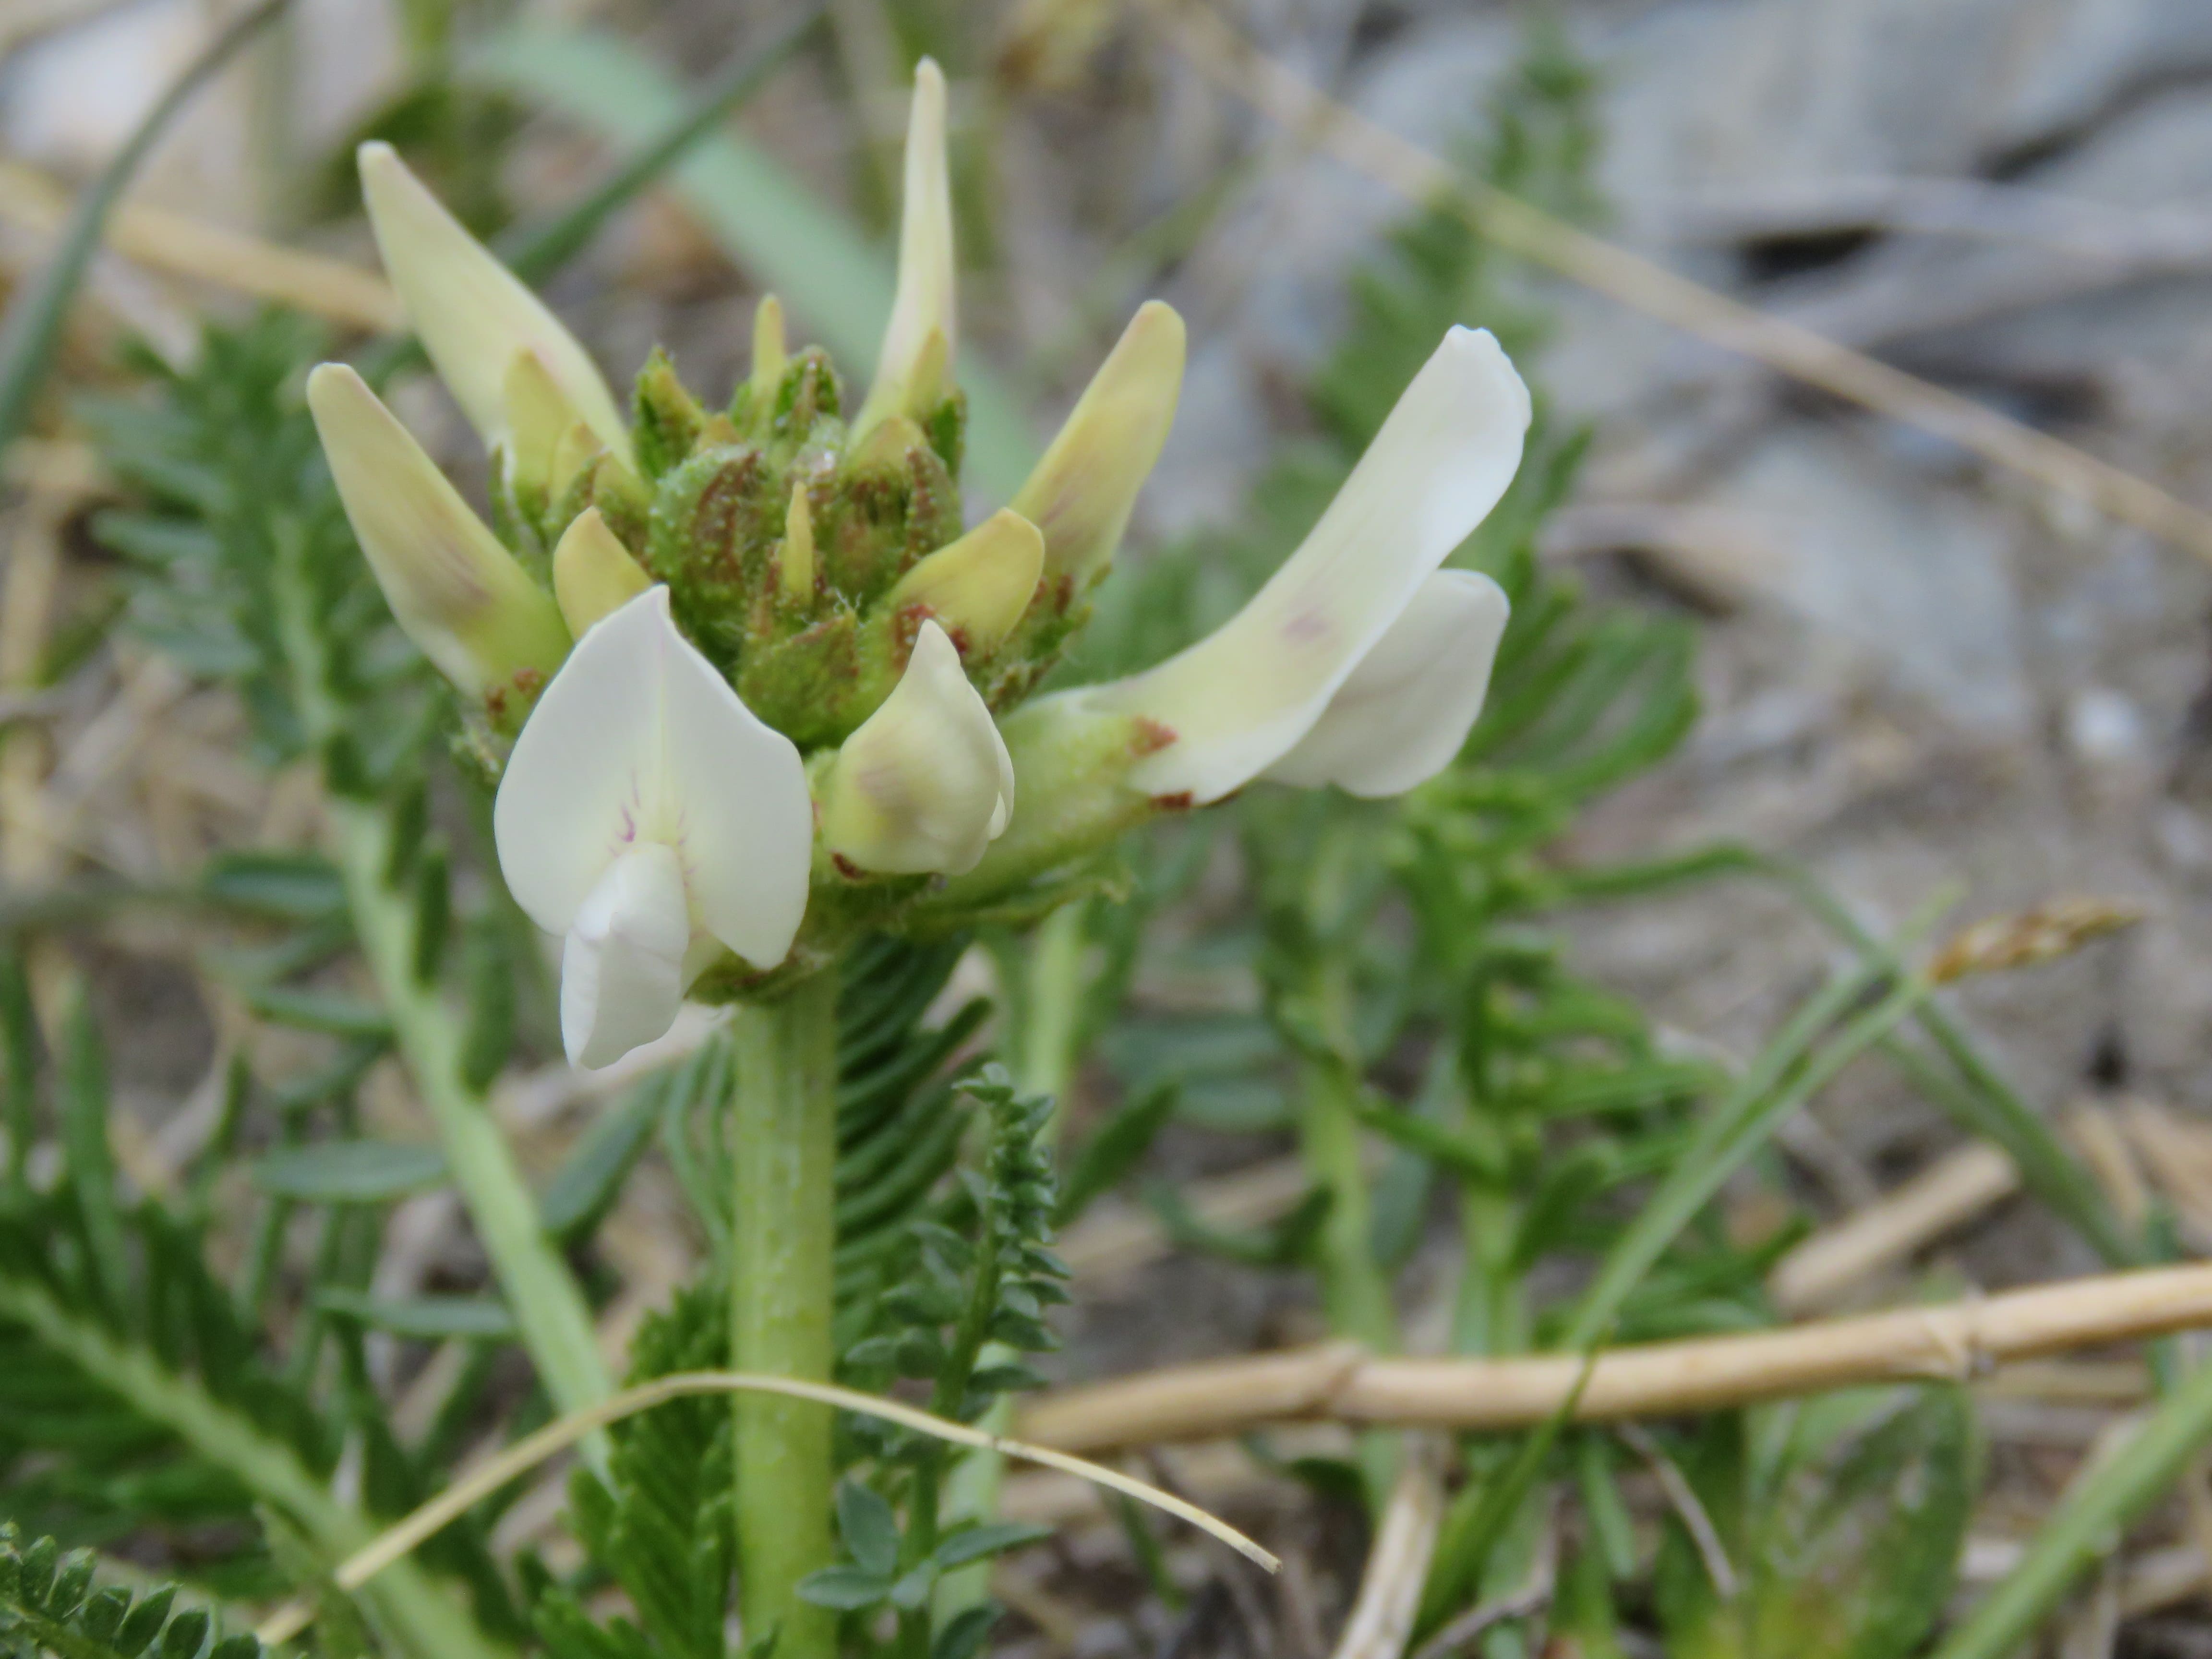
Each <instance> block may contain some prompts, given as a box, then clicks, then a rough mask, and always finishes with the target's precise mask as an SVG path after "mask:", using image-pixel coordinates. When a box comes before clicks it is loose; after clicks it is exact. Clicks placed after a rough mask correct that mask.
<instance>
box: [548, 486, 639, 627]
mask: <svg viewBox="0 0 2212 1659" xmlns="http://www.w3.org/2000/svg"><path fill="white" fill-rule="evenodd" d="M650 586H653V578H652V577H650V576H648V575H647V574H645V571H644V569H643V568H642V567H641V566H640V565H639V563H638V562H637V561H636V560H635V559H633V558H632V557H630V556H629V549H628V548H626V547H624V546H623V544H622V543H621V542H620V541H618V540H617V539H616V538H615V532H613V531H611V530H610V529H608V528H607V521H606V520H605V519H603V518H601V517H600V516H599V508H598V507H586V508H585V509H584V510H583V511H582V512H581V513H578V514H577V515H576V516H575V518H574V520H571V521H570V523H569V526H568V529H567V530H565V531H563V532H562V535H561V541H560V544H559V545H558V546H556V547H555V548H554V550H553V598H554V599H555V600H556V602H557V603H558V604H559V605H560V607H561V619H562V621H563V622H565V623H568V631H569V632H570V633H571V634H574V635H575V636H576V637H577V638H578V639H582V638H583V637H584V634H585V631H586V629H589V628H590V627H591V625H592V623H595V622H598V621H599V619H600V618H601V617H608V616H611V615H612V614H613V613H614V612H616V611H619V610H621V609H622V608H623V606H624V605H628V604H629V602H630V601H631V600H632V599H635V598H636V597H637V596H638V595H639V594H641V593H642V592H645V590H646V589H647V588H648V587H650Z"/></svg>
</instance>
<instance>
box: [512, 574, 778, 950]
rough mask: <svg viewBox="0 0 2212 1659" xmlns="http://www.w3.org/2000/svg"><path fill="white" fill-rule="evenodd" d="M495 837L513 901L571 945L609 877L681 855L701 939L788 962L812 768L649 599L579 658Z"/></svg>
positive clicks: (546, 701) (538, 718)
mask: <svg viewBox="0 0 2212 1659" xmlns="http://www.w3.org/2000/svg"><path fill="white" fill-rule="evenodd" d="M492 831H493V838H494V841H495V843H496V845H497V847H498V849H499V863H500V868H501V871H502V872H505V874H506V876H507V885H508V887H509V888H510V889H511V890H513V894H514V896H515V901H516V902H518V903H520V905H521V906H522V908H524V909H525V910H526V911H527V912H528V913H529V915H530V918H531V920H532V921H535V922H536V923H537V924H538V926H539V927H543V928H544V929H545V930H546V931H547V932H548V933H567V932H568V929H569V927H570V926H571V925H572V924H573V923H574V921H575V918H576V916H577V915H578V914H579V912H580V910H581V908H583V905H584V902H585V900H586V898H587V897H589V896H590V895H591V893H592V890H593V889H594V888H595V887H596V886H598V884H599V880H600V878H601V877H602V876H603V875H604V874H605V872H606V869H607V867H608V866H609V865H611V863H613V861H614V860H616V858H617V857H618V856H619V855H620V854H623V852H625V851H627V850H628V849H629V848H630V847H632V846H634V845H635V844H637V843H639V842H665V843H666V844H667V845H669V846H671V847H673V848H676V850H677V852H678V855H679V857H680V859H681V860H682V865H683V871H684V887H685V890H686V891H687V892H688V893H689V895H690V906H691V912H692V915H693V916H694V918H695V919H696V921H697V923H698V925H699V927H702V928H703V929H704V930H705V931H706V932H708V933H711V934H713V935H714V937H715V938H716V939H720V940H721V941H722V943H723V944H725V945H727V946H729V948H730V949H732V951H736V952H737V953H738V955H739V956H741V957H744V958H745V960H746V961H747V962H749V963H752V964H753V965H754V966H755V967H759V968H769V967H773V966H774V965H775V963H778V962H781V960H782V959H783V957H784V954H785V953H786V952H787V951H789V950H790V948H791V941H792V939H793V935H795V934H796V933H798V931H799V921H800V918H801V917H802V916H803V915H805V909H806V890H807V866H808V860H809V857H810V854H811V843H812V839H813V816H812V807H811V804H810V802H809V801H808V799H807V793H806V778H805V769H804V768H803V767H802V766H801V765H800V763H799V751H798V750H796V749H794V748H793V746H792V744H791V739H789V738H787V737H785V736H784V735H783V734H782V733H781V732H777V731H775V730H773V729H772V728H770V727H769V726H766V725H763V723H762V722H761V721H760V720H758V719H757V718H756V717H755V716H754V715H753V714H752V712H751V710H750V709H748V708H746V707H745V706H744V703H743V702H740V701H739V700H738V694H737V693H736V692H734V691H732V690H731V689H730V688H729V685H728V684H727V683H726V681H724V680H723V678H722V677H721V676H720V674H719V673H718V672H716V671H715V669H714V665H712V664H711V663H709V662H708V660H707V659H706V658H704V657H702V656H701V655H700V654H699V653H698V651H697V650H696V648H695V647H693V646H692V644H691V643H690V641H688V640H686V639H685V638H684V636H683V635H681V634H679V633H678V632H677V629H676V624H675V623H673V622H672V621H671V620H670V618H669V614H668V590H667V589H666V588H665V587H653V588H650V589H648V590H647V591H646V592H643V593H641V594H639V595H638V596H637V597H636V598H635V599H632V600H630V601H629V604H627V605H623V607H622V608H621V609H620V610H618V611H615V612H613V613H612V614H611V615H610V616H608V617H605V619H604V620H602V621H601V622H599V623H598V625H596V626H595V627H593V628H592V630H591V631H590V632H589V633H588V634H586V635H585V636H584V638H583V639H582V640H581V641H579V642H578V644H577V646H576V648H575V649H574V651H572V652H570V653H569V654H568V661H567V662H566V663H565V664H564V665H562V669H561V671H560V673H558V674H557V675H556V676H555V677H554V679H553V683H552V684H550V685H549V686H547V687H546V688H545V694H544V696H542V697H540V698H539V699H538V708H537V709H536V711H535V712H534V713H533V714H532V715H531V717H530V720H529V723H528V724H527V725H526V726H524V727H523V728H522V735H521V737H520V738H517V739H516V741H515V745H514V752H513V755H512V756H511V757H509V758H508V761H507V775H506V776H505V777H503V778H502V779H501V781H500V786H499V796H498V799H497V800H496V801H495V803H494V805H493V810H492Z"/></svg>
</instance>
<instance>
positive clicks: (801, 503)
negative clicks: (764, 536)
mask: <svg viewBox="0 0 2212 1659" xmlns="http://www.w3.org/2000/svg"><path fill="white" fill-rule="evenodd" d="M776 571H777V574H778V576H779V578H780V579H781V584H782V587H783V597H784V598H785V599H787V600H788V601H790V603H792V604H793V605H806V604H809V603H811V601H812V599H813V598H814V509H813V508H812V507H810V506H808V505H807V501H806V486H805V483H793V485H792V486H791V505H790V506H789V507H787V508H786V509H785V510H784V514H783V551H782V552H781V555H779V556H778V557H777V560H776Z"/></svg>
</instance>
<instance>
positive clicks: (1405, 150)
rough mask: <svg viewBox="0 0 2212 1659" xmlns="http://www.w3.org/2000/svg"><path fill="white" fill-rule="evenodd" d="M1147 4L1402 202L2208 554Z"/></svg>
mask: <svg viewBox="0 0 2212 1659" xmlns="http://www.w3.org/2000/svg"><path fill="white" fill-rule="evenodd" d="M1149 4H1150V9H1151V11H1152V15H1153V16H1154V17H1155V18H1156V19H1157V20H1158V23H1159V25H1160V27H1161V28H1162V29H1163V30H1164V32H1165V33H1166V34H1167V35H1168V36H1169V38H1170V40H1172V41H1173V42H1174V44H1175V45H1176V47H1177V49H1179V50H1180V51H1181V52H1182V53H1183V54H1184V55H1185V56H1186V57H1188V58H1189V59H1190V60H1191V61H1192V62H1193V63H1194V64H1196V65H1197V66H1198V68H1199V69H1200V70H1201V71H1202V72H1203V73H1204V74H1206V76H1208V77H1209V78H1211V79H1212V80H1213V81H1214V82H1216V83H1217V84H1218V85H1219V86H1221V87H1222V88H1225V90H1227V91H1229V92H1231V93H1232V94H1235V95H1236V96H1237V97H1239V98H1242V99H1243V100H1246V101H1247V102H1249V104H1251V105H1252V106H1254V107H1255V109H1258V110H1260V111H1261V112H1264V113H1266V114H1267V115H1270V116H1272V117H1273V118H1275V119H1276V120H1278V121H1280V122H1282V123H1283V124H1284V125H1286V126H1290V127H1294V128H1297V129H1300V130H1303V131H1305V132H1307V133H1309V134H1310V136H1311V137H1312V139H1313V142H1314V143H1316V144H1318V145H1320V146H1321V147H1322V149H1326V150H1327V151H1328V154H1330V155H1333V156H1334V157H1335V158H1336V159H1337V160H1339V161H1342V162H1343V163H1345V164H1346V166H1348V167H1352V168H1354V169H1356V170H1357V171H1358V172H1361V173H1365V174H1367V175H1368V176H1369V177H1370V178H1371V179H1376V181H1377V182H1378V183H1380V184H1383V185H1386V186H1388V187H1389V188H1390V189H1392V190H1395V191H1398V192H1399V193H1400V194H1401V195H1403V196H1405V197H1407V198H1408V199H1409V200H1412V201H1414V202H1430V201H1441V202H1449V203H1453V204H1458V205H1459V207H1460V208H1461V209H1462V210H1463V211H1464V213H1465V214H1466V216H1467V217H1468V222H1469V223H1470V224H1472V225H1473V226H1474V228H1476V229H1477V230H1478V231H1479V232H1480V234H1483V235H1484V236H1486V237H1487V238H1488V239H1489V240H1491V241H1492V242H1493V243H1495V244H1496V245H1497V246H1499V247H1502V248H1505V249H1508V250H1510V252H1514V253H1516V254H1519V255H1520V256H1521V257H1522V258H1526V259H1528V260H1531V261H1533V262H1534V263H1535V264H1540V265H1542V266H1544V267H1546V268H1547V269H1548V270H1553V271H1555V272H1557V273H1558V274H1559V275H1560V276H1565V277H1566V278H1567V279H1568V280H1570V281H1571V282H1574V283H1579V284H1581V285H1582V286H1583V287H1584V288H1587V289H1590V290H1591V291H1592V292H1594V293H1598V294H1602V295H1606V296H1607V298H1609V299H1613V300H1617V301H1620V302H1621V303H1622V304H1624V305H1626V306H1629V307H1632V308H1634V309H1635V310H1638V311H1640V312H1643V313H1645V314H1646V315H1647V316H1651V317H1656V318H1658V319H1660V320H1661V321H1662V322H1667V323H1670V324H1672V325H1674V326H1675V327H1678V328H1680V329H1682V330H1683V331H1686V332H1687V333H1690V334H1693V335H1695V336H1697V337H1699V338H1700V339H1703V340H1705V341H1706V342H1708V343H1711V344H1713V345H1716V346H1719V347H1721V348H1722V349H1724V350H1728V351H1732V352H1736V353H1739V354H1741V356H1746V357H1749V358H1752V359H1754V360H1755V361H1757V362H1761V363H1764V364H1765V365H1766V367H1768V368H1771V369H1774V370H1776V371H1778V372H1779V373H1781V374H1787V375H1790V376H1791V377H1792V378H1794V379H1796V380H1802V381H1803V382H1804V383H1805V384H1807V385H1808V386H1817V387H1819V388H1820V390H1822V391H1824V392H1828V393H1830V394H1831V395H1832V396H1834V397H1838V398H1844V399H1845V400H1847V401H1849V402H1850V403H1855V404H1860V405H1861V406H1863V407H1864V408H1867V409H1870V410H1874V411H1875V412H1876V413H1877V414H1881V415H1886V416H1889V417H1891V418H1892V419H1893V420H1898V421H1902V422H1906V423H1908V424H1910V425H1912V426H1916V427H1918V428H1920V429H1921V430H1923V432H1929V433H1932V434H1934V435H1936V436H1937V437H1939V438H1942V439H1944V440H1946V441H1948V442H1951V443H1954V444H1956V445H1958V446H1959V447H1960V448H1962V449H1965V450H1967V451H1969V452H1971V453H1973V454H1976V455H1978V456H1980V457H1981V458H1982V459H1984V460H1985V461H1989V462H1990V463H1992V464H1994V465H1998V466H2002V467H2005V468H2008V469H2009V470H2010V471H2015V472H2019V473H2021V474H2023V475H2024V476H2026V477H2031V478H2033V479H2036V480H2037V481H2039V483H2044V484H2045V485H2048V486H2049V487H2051V489H2057V490H2059V491H2062V492H2063V493H2064V494H2066V495H2072V496H2075V497H2077V498H2079V499H2081V500H2082V501H2087V502H2088V503H2089V504H2090V505H2092V506H2093V507H2097V508H2098V509H2099V510H2100V511H2101V512H2104V513H2108V514H2110V515H2111V516H2112V517H2113V518H2115V519H2118V520H2120V521H2121V522H2123V523H2124V524H2131V525H2134V526H2136V527H2137V528H2139V529H2142V530H2147V531H2148V532H2151V533H2152V534H2153V535H2155V536H2158V537H2160V538H2163V539H2165V540H2167V541H2170V542H2172V543H2173V544H2175V545H2177V546H2179V547H2183V548H2186V549H2187V550H2189V551H2191V552H2192V553H2194V554H2196V555H2197V556H2198V557H2200V558H2203V559H2207V560H2212V513H2207V512H2206V511H2204V510H2203V508H2201V507H2193V506H2191V504H2189V503H2188V502H2186V501H2182V500H2180V499H2179V497H2177V496H2175V495H2172V494H2170V493H2169V492H2168V491H2166V490H2164V489H2160V488H2159V486H2158V485H2156V484H2154V483H2151V482H2150V481H2149V480H2148V479H2146V478H2141V477H2136V475H2135V474H2134V473H2132V472H2129V471H2125V470H2124V469H2123V468H2120V467H2117V466H2114V465H2112V463H2110V462H2109V461H2104V460H2100V459H2098V458H2097V457H2095V456H2093V455H2091V454H2089V453H2087V452H2086V451H2083V450H2080V449H2077V448H2075V447H2074V446H2073V445H2071V444H2068V443H2064V442H2062V441H2059V440H2058V439H2057V438H2053V437H2051V436H2050V435H2047V434H2045V433H2042V432H2039V431H2037V430H2036V429H2035V428H2033V427H2029V426H2024V425H2022V424H2021V422H2018V421H2015V420H2011V419H2008V417H2006V416H2002V415H2000V414H1998V413H1997V412H1996V410H1991V409H1989V408H1987V407H1985V406H1984V405H1983V404H1978V403H1976V402H1974V401H1973V400H1972V398H1962V397H1960V396H1959V395H1958V394H1957V393H1955V392H1947V391H1945V390H1944V389H1943V388H1942V387H1941V386H1931V385H1929V383H1928V382H1927V381H1925V380H1920V379H1917V377H1915V376H1913V375H1911V374H1905V372H1904V371H1902V370H1901V369H1896V368H1891V367H1890V366H1889V365H1888V364H1887V363H1884V362H1878V361H1877V360H1875V358H1872V357H1869V356H1866V355H1865V354H1864V353H1863V352H1858V351H1854V350H1852V349H1850V347H1848V346H1844V345H1838V343H1836V342H1834V341H1833V340H1831V339H1828V338H1826V337H1824V336H1822V335H1820V334H1816V333H1814V331H1812V330H1810V329H1808V328H1803V327H1801V326H1799V325H1796V324H1795V323H1790V322H1785V321H1783V320H1782V319H1779V318H1775V317H1770V316H1768V315H1766V314H1765V313H1763V312H1760V311H1758V310H1755V309H1753V307H1750V306H1747V305H1744V304H1741V303H1740V302H1739V301H1735V300H1731V299H1729V297H1728V296H1727V295H1722V294H1717V293H1715V292H1714V291H1713V290H1712V289H1708V288H1705V287H1703V286H1701V285H1700V284H1699V283H1693V282H1692V281H1690V280H1689V279H1688V278H1687V277H1685V276H1678V275H1676V274H1675V273H1674V271H1671V270H1668V269H1667V268H1666V267H1665V266H1664V265H1661V264H1654V263H1653V262H1652V261H1650V260H1649V259H1646V258H1641V257H1640V256H1638V255H1637V254H1634V253H1631V252H1628V251H1627V250H1626V249H1625V248H1619V247H1615V246H1613V244H1611V243H1610V242H1607V241H1604V240H1601V239H1600V238H1598V237H1595V236H1592V235H1590V234H1588V233H1587V232H1585V231H1581V230H1577V229H1576V228H1574V227H1573V226H1572V225H1570V224H1567V223H1565V222H1564V221H1562V220H1559V219H1557V218H1554V217H1553V216H1552V215H1550V214H1548V213H1546V212H1544V211H1543V210H1541V208H1536V207H1532V206H1531V205H1529V204H1528V203H1526V202H1523V201H1522V200H1520V199H1519V198H1518V197H1514V196H1510V195H1508V194H1507V193H1506V192H1504V191H1501V190H1499V189H1498V188H1497V187H1496V186H1495V185H1491V184H1488V183H1486V182H1485V181H1483V180H1481V179H1474V178H1470V177H1468V175H1467V174H1466V173H1462V172H1460V171H1459V170H1457V169H1455V168H1454V167H1449V166H1447V165H1446V164H1445V163H1444V162H1443V161H1439V160H1437V158H1436V157H1435V156H1433V155H1430V154H1429V153H1428V152H1427V151H1426V150H1424V149H1420V148H1419V146H1418V145H1415V144H1411V143H1407V141H1406V140H1405V139H1403V138H1401V137H1398V136H1397V135H1396V134H1395V133H1393V132H1390V131H1387V130H1386V129H1384V128H1383V127H1380V126H1377V125H1376V124H1375V123H1374V122H1372V121H1370V120H1369V119H1368V118H1366V117H1365V116H1364V115H1361V114H1360V113H1359V112H1358V111H1356V110H1354V109H1352V108H1351V107H1350V106H1347V105H1346V104H1344V103H1341V102H1340V101H1339V100H1336V99H1334V98H1332V97H1330V96H1329V95H1328V94H1327V93H1325V92H1322V90H1321V89H1320V88H1316V87H1315V86H1313V85H1312V84H1311V83H1310V82H1307V81H1306V80H1304V78H1303V77H1302V76H1299V75H1298V74H1297V72H1296V71H1294V70H1291V69H1289V68H1287V67H1285V65H1284V64H1280V63H1279V62H1277V61H1276V60H1275V59H1274V58H1270V57H1269V56H1267V54H1266V53H1265V52H1261V51H1260V50H1259V49H1258V48H1256V47H1255V46H1253V45H1252V44H1251V43H1250V42H1249V40H1245V39H1244V38H1243V36H1241V35H1239V34H1238V33H1237V32H1236V31H1235V30H1234V29H1232V28H1231V27H1229V25H1227V24H1226V23H1225V22H1224V21H1222V20H1221V18H1220V17H1219V16H1218V15H1217V14H1216V13H1215V12H1214V11H1213V10H1212V8H1211V7H1208V6H1206V5H1194V6H1182V5H1174V6H1171V5H1170V4H1168V3H1165V0H1149Z"/></svg>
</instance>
